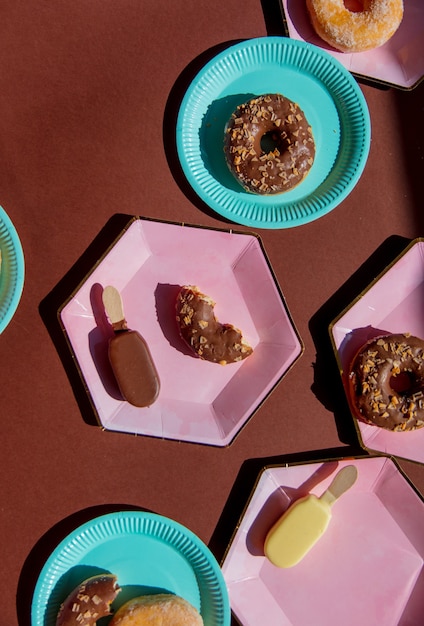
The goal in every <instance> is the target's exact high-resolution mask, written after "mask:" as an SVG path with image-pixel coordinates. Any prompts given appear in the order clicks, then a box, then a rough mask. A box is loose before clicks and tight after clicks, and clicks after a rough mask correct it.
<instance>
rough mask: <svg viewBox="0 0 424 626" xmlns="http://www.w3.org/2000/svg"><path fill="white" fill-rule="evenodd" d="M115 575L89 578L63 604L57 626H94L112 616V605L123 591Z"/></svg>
mask: <svg viewBox="0 0 424 626" xmlns="http://www.w3.org/2000/svg"><path fill="white" fill-rule="evenodd" d="M116 580H117V579H116V576H114V575H113V574H101V575H99V576H92V577H91V578H87V579H86V580H84V581H83V582H82V583H81V584H79V585H78V586H77V587H75V589H74V590H73V591H72V592H71V593H70V594H69V595H68V597H67V598H66V600H65V601H64V602H63V603H62V604H61V606H60V609H59V613H58V615H57V619H56V626H94V625H95V624H96V623H97V620H99V619H100V618H101V617H106V616H107V615H111V610H110V605H111V604H112V602H113V601H114V599H115V598H116V596H117V595H118V593H119V592H120V591H121V588H120V587H119V586H118V584H117V582H116Z"/></svg>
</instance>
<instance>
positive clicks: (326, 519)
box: [264, 465, 358, 568]
mask: <svg viewBox="0 0 424 626" xmlns="http://www.w3.org/2000/svg"><path fill="white" fill-rule="evenodd" d="M357 475H358V471H357V469H356V467H355V466H354V465H347V466H346V467H343V468H342V469H341V470H340V471H339V472H338V473H337V474H336V476H335V477H334V479H333V481H332V483H331V485H330V486H329V487H328V489H327V490H326V491H325V492H324V493H323V494H322V496H320V497H319V498H318V497H317V496H315V495H313V494H309V495H308V496H304V497H303V498H299V500H296V502H294V503H293V504H292V505H291V506H290V507H289V508H288V509H287V511H286V512H285V513H284V514H283V515H282V517H281V518H280V519H279V520H278V521H277V522H276V523H275V524H274V526H272V528H271V530H270V531H269V532H268V534H267V536H266V539H265V547H264V550H265V556H266V557H267V558H268V559H269V560H270V561H271V563H273V564H274V565H276V566H277V567H284V568H286V567H293V565H296V564H297V563H299V561H301V560H302V559H303V557H304V556H305V555H306V554H307V553H308V552H309V550H310V549H311V548H312V547H313V546H314V545H315V544H316V542H317V541H318V540H319V539H320V537H321V536H322V535H323V534H324V532H325V531H326V530H327V527H328V524H329V523H330V519H331V507H332V505H333V504H334V502H335V501H336V499H337V498H339V497H340V496H341V495H342V494H343V493H345V491H347V490H348V489H349V488H350V487H351V486H352V485H353V483H354V482H355V480H356V478H357Z"/></svg>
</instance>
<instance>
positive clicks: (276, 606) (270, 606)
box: [221, 456, 424, 626]
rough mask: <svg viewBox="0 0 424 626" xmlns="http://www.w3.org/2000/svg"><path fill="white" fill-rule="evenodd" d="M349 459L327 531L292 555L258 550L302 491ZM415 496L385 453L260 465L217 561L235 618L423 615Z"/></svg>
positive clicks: (320, 622) (412, 619)
mask: <svg viewBox="0 0 424 626" xmlns="http://www.w3.org/2000/svg"><path fill="white" fill-rule="evenodd" d="M345 465H355V466H356V467H357V470H358V478H357V481H356V482H355V484H354V485H353V487H351V489H349V491H347V492H346V493H345V494H343V495H342V496H341V498H340V499H339V500H337V501H336V502H335V503H334V505H333V506H332V518H331V520H330V524H329V526H328V529H327V531H326V532H325V533H324V535H323V536H322V537H321V539H320V540H319V541H318V543H317V544H316V545H315V546H314V547H313V548H312V549H311V550H310V552H309V553H308V554H307V555H306V556H305V557H304V558H303V560H302V561H300V563H298V564H297V565H295V566H294V567H291V568H288V569H281V568H278V567H276V566H274V565H273V564H272V563H271V562H270V561H268V559H267V558H266V557H265V555H264V550H263V545H264V540H265V537H266V534H267V532H268V530H269V528H271V527H272V525H273V524H274V523H275V522H276V521H277V520H278V519H279V517H280V516H281V515H282V514H283V512H284V511H285V510H286V509H287V508H288V506H289V505H290V504H291V503H292V502H293V501H295V500H296V499H297V498H299V497H301V496H304V495H306V494H308V493H314V494H315V495H316V496H318V497H319V496H320V495H321V494H322V493H323V492H324V491H325V490H326V488H327V487H328V486H329V483H330V482H331V479H332V478H333V476H334V473H335V471H336V470H337V469H340V468H341V467H343V466H345ZM423 524H424V502H423V500H422V496H420V494H418V492H417V491H416V490H415V489H414V488H413V486H412V485H411V483H409V481H408V480H407V478H406V476H405V475H404V474H402V472H401V471H400V469H399V467H398V465H397V464H396V462H395V461H394V459H392V458H389V457H385V456H375V457H366V458H355V459H340V460H328V461H324V462H312V463H306V464H298V465H284V466H276V465H273V466H269V467H265V468H264V470H263V471H262V472H261V474H260V475H259V477H258V480H257V483H256V486H255V488H254V490H253V492H252V494H251V497H250V500H249V502H248V503H247V505H246V508H245V511H244V513H243V515H242V517H241V519H240V521H239V523H238V525H237V528H236V531H235V533H234V535H233V538H232V540H231V542H230V545H229V547H228V550H227V553H226V555H225V558H224V560H223V562H222V566H221V567H222V572H223V574H224V578H225V581H226V583H227V588H228V592H229V595H230V603H231V608H232V610H233V613H234V614H235V616H236V617H237V620H238V622H239V623H240V624H241V625H242V626H264V625H267V626H268V625H271V624H272V625H273V626H274V625H277V624H278V626H309V625H310V626H312V625H313V626H340V625H341V624H346V625H347V624H349V625H353V624H355V626H356V625H357V624H361V626H376V625H377V624H378V625H381V626H397V625H398V624H404V625H405V626H406V624H411V625H412V624H417V625H418V624H420V623H421V621H422V616H423V615H424V569H423V559H424V535H423V532H422V528H423Z"/></svg>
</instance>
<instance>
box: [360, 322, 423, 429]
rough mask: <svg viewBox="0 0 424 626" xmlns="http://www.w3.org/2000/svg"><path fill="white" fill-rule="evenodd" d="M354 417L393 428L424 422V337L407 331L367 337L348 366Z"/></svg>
mask: <svg viewBox="0 0 424 626" xmlns="http://www.w3.org/2000/svg"><path fill="white" fill-rule="evenodd" d="M348 383H349V397H350V401H351V404H352V407H353V408H354V410H355V413H356V414H357V417H359V418H360V419H362V420H363V421H365V422H367V423H369V424H374V425H376V426H380V427H382V428H386V429H388V430H393V431H408V430H416V429H418V428H421V427H422V426H424V341H423V340H421V339H418V338H417V337H412V336H410V335H407V334H404V335H403V334H397V335H385V336H381V337H378V338H375V339H372V340H371V341H369V342H368V343H367V344H365V346H363V347H362V348H361V349H360V350H359V352H358V353H357V355H356V356H355V358H354V360H353V362H352V365H351V368H350V370H349V378H348Z"/></svg>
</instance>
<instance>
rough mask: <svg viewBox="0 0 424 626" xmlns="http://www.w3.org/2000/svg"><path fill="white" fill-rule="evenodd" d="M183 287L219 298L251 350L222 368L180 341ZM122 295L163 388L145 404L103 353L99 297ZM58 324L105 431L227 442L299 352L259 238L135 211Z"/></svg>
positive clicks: (221, 311)
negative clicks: (109, 288) (178, 309)
mask: <svg viewBox="0 0 424 626" xmlns="http://www.w3.org/2000/svg"><path fill="white" fill-rule="evenodd" d="M185 284H193V285H197V286H198V287H199V289H200V290H201V291H203V292H204V293H207V294H208V295H209V296H210V297H211V298H213V299H214V300H215V301H216V303H217V304H216V307H215V313H216V315H217V317H218V319H219V320H220V321H221V322H229V323H231V324H234V325H235V326H237V327H238V328H241V329H242V332H243V334H244V336H245V337H246V339H247V340H248V341H249V343H250V344H251V345H252V346H253V348H254V352H253V354H252V355H251V356H250V357H248V358H247V359H245V360H244V361H242V362H240V363H235V364H229V365H226V366H221V365H217V364H214V363H209V362H206V361H202V360H200V359H199V358H197V357H196V356H195V355H193V354H192V353H191V352H190V350H189V349H188V346H187V345H186V344H185V343H184V342H183V341H182V339H181V337H180V336H179V332H178V329H177V325H176V320H175V298H176V294H177V293H178V291H179V288H180V287H181V286H182V285H185ZM106 285H113V286H115V287H116V288H117V289H118V290H119V291H120V293H121V295H122V299H123V304H124V311H125V315H126V319H127V322H128V327H129V328H132V329H134V330H138V331H139V332H140V334H141V335H142V336H143V337H144V338H145V340H146V341H147V343H148V345H149V348H150V351H151V353H152V356H153V360H154V362H155V364H156V367H157V370H158V373H159V377H160V381H161V389H160V393H159V397H158V399H157V400H156V401H155V402H154V403H153V404H152V405H151V406H150V407H146V408H137V407H134V406H132V405H130V404H128V403H127V402H125V401H123V400H122V398H121V396H120V394H119V392H118V389H117V386H116V382H115V380H114V378H113V375H112V372H111V368H110V365H109V361H108V357H107V344H108V339H109V337H111V336H112V329H111V327H110V324H109V322H108V320H107V318H106V315H105V312H104V309H103V305H102V302H101V294H102V291H103V288H104V287H105V286H106ZM59 313H60V320H61V324H62V325H63V330H64V332H65V333H66V336H67V339H68V342H69V346H70V348H71V350H72V352H73V356H74V358H75V360H76V362H77V365H78V369H79V371H80V375H81V377H82V379H83V382H84V385H85V387H86V389H87V393H88V394H89V396H90V399H91V403H92V405H93V407H94V408H95V411H96V413H97V418H98V421H99V422H100V424H101V425H102V426H103V427H104V428H105V429H107V430H114V431H120V432H127V433H135V434H139V435H148V436H153V437H161V438H165V439H176V440H179V441H187V442H196V443H202V444H211V445H216V446H226V445H228V444H229V443H231V441H232V440H233V439H234V437H235V436H236V434H237V433H238V432H239V431H240V429H241V428H242V427H243V426H244V424H245V423H246V422H247V420H248V419H249V418H250V417H251V416H252V415H253V413H254V412H255V411H256V410H257V409H258V407H259V406H260V405H261V403H262V402H263V401H264V400H265V399H266V397H267V396H268V394H269V393H270V392H271V391H272V390H273V388H274V387H275V386H276V385H277V384H278V383H279V381H280V380H281V378H282V377H283V376H284V375H285V374H286V372H287V371H288V370H289V369H290V368H291V366H292V365H293V364H294V362H295V361H296V360H297V359H298V358H299V357H300V355H301V354H302V352H303V344H302V342H301V339H300V337H299V335H298V333H297V330H296V328H295V326H294V323H293V321H292V319H291V316H290V313H289V310H288V308H287V305H286V302H285V300H284V297H283V294H282V292H281V290H280V288H279V285H278V284H277V281H276V278H275V276H274V274H273V272H272V269H271V266H270V263H269V260H268V258H267V255H266V253H265V250H264V248H263V246H262V243H261V240H260V238H259V237H258V236H257V235H254V234H249V233H240V232H234V231H223V230H217V229H212V228H202V227H199V226H192V225H183V224H176V223H170V222H163V221H158V220H151V219H145V218H140V217H136V218H134V219H132V220H131V221H130V223H129V225H128V227H127V228H126V229H124V231H123V232H122V233H121V234H120V236H119V237H118V238H117V240H116V241H115V243H114V245H112V246H111V247H110V249H108V251H107V252H106V253H105V255H104V256H103V257H102V258H101V259H100V261H99V262H98V263H97V264H96V266H95V267H94V268H93V270H92V271H91V273H89V275H88V276H87V277H86V279H85V280H84V281H83V283H82V284H81V285H80V286H79V287H78V289H77V290H76V291H75V292H74V293H73V294H72V296H71V298H70V299H69V300H68V301H67V302H66V303H65V304H64V305H63V307H61V310H60V312H59Z"/></svg>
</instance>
